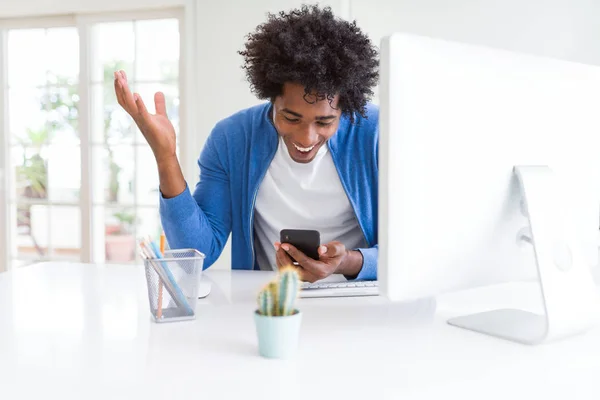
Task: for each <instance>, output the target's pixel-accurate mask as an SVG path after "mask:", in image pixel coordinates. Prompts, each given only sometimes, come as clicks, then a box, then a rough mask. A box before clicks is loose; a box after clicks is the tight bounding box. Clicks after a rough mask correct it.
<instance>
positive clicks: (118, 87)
mask: <svg viewBox="0 0 600 400" xmlns="http://www.w3.org/2000/svg"><path fill="white" fill-rule="evenodd" d="M117 75H118V74H117V73H116V72H115V81H114V85H115V96H117V102H118V103H119V105H120V106H121V107H124V106H125V103H124V102H123V96H121V82H119V77H118V76H117Z"/></svg>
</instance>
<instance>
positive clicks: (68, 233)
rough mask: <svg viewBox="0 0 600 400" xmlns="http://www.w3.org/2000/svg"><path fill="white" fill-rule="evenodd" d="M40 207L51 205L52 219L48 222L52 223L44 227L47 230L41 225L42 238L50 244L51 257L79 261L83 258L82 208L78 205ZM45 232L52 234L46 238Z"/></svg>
mask: <svg viewBox="0 0 600 400" xmlns="http://www.w3.org/2000/svg"><path fill="white" fill-rule="evenodd" d="M40 207H44V208H46V207H50V213H49V215H50V219H49V220H48V222H47V223H48V224H50V225H49V227H47V228H46V227H44V228H46V229H45V230H44V229H43V227H42V226H40V227H39V234H40V238H41V239H40V240H42V243H44V242H43V239H46V241H47V242H48V243H49V244H50V247H51V252H50V257H52V258H53V259H61V260H72V261H79V260H80V259H81V209H80V208H79V207H77V206H72V207H68V206H40ZM41 215H43V214H41ZM36 222H37V221H36ZM40 222H41V221H40ZM40 225H41V224H40ZM35 226H36V225H35V224H34V227H35ZM43 232H47V233H48V234H49V235H50V236H49V237H48V238H44V236H43ZM36 234H37V232H36Z"/></svg>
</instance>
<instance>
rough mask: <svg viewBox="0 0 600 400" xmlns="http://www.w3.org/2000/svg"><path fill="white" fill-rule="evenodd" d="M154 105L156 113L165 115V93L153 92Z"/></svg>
mask: <svg viewBox="0 0 600 400" xmlns="http://www.w3.org/2000/svg"><path fill="white" fill-rule="evenodd" d="M154 106H155V108H156V113H157V114H159V115H162V116H165V117H166V116H167V104H166V102H165V95H164V93H162V92H157V93H155V94H154Z"/></svg>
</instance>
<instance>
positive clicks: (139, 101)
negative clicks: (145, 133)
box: [133, 93, 148, 119]
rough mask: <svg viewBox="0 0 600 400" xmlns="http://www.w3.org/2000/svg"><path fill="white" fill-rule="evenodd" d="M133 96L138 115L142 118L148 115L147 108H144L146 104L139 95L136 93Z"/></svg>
mask: <svg viewBox="0 0 600 400" xmlns="http://www.w3.org/2000/svg"><path fill="white" fill-rule="evenodd" d="M133 97H134V99H135V104H136V106H137V110H138V115H139V116H140V117H141V118H142V119H144V118H146V117H147V116H148V110H147V109H146V105H145V104H144V101H143V100H142V98H141V96H140V95H139V94H137V93H136V94H135V95H134V96H133Z"/></svg>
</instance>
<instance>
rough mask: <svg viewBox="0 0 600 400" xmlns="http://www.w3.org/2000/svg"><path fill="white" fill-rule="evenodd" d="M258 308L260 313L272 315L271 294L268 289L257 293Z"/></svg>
mask: <svg viewBox="0 0 600 400" xmlns="http://www.w3.org/2000/svg"><path fill="white" fill-rule="evenodd" d="M258 310H259V312H260V313H261V314H262V315H268V316H271V315H273V295H272V294H271V291H270V290H266V289H265V290H261V291H260V293H258Z"/></svg>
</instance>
